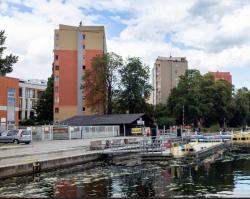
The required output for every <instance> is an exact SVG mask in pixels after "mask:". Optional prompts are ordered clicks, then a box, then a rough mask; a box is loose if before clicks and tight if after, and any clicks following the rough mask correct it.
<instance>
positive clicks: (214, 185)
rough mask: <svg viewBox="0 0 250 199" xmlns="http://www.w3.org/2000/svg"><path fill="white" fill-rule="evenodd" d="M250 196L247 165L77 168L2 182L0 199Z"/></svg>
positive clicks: (240, 162) (248, 162) (245, 162)
mask: <svg viewBox="0 0 250 199" xmlns="http://www.w3.org/2000/svg"><path fill="white" fill-rule="evenodd" d="M84 196H85V197H87V196H95V197H133V196H134V197H136V196H141V197H152V196H155V197H178V196H219V197H221V196H223V197H232V196H234V197H236V196H237V197H239V196H241V197H249V196H250V160H249V159H241V160H237V161H225V162H218V163H214V164H205V165H203V166H200V167H194V168H191V167H173V166H172V167H170V166H167V165H165V164H163V163H159V162H158V163H144V164H141V165H137V166H131V165H130V166H126V165H125V166H124V165H120V166H118V165H112V166H110V165H103V166H98V167H94V168H92V169H85V168H84V167H82V166H81V165H79V166H74V167H70V168H67V169H60V170H56V171H51V172H47V173H41V174H38V175H36V176H22V177H13V178H9V179H6V180H1V181H0V197H68V198H76V197H78V198H79V197H84Z"/></svg>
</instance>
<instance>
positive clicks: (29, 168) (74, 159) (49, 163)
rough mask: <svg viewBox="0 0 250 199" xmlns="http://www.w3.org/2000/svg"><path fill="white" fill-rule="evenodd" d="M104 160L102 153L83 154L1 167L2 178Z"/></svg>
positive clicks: (0, 174)
mask: <svg viewBox="0 0 250 199" xmlns="http://www.w3.org/2000/svg"><path fill="white" fill-rule="evenodd" d="M101 159H102V155H101V154H100V153H90V154H82V155H76V156H69V157H61V158H57V159H47V160H41V161H39V162H33V163H24V164H12V165H4V166H0V178H6V177H11V176H19V175H24V174H33V173H37V172H42V171H48V170H51V169H55V168H63V167H66V166H70V165H76V164H84V163H88V162H95V161H98V160H101Z"/></svg>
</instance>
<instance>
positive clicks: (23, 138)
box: [0, 129, 31, 144]
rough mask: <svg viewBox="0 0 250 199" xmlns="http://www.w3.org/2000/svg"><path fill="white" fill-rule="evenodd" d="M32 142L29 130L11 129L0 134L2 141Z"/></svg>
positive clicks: (0, 140)
mask: <svg viewBox="0 0 250 199" xmlns="http://www.w3.org/2000/svg"><path fill="white" fill-rule="evenodd" d="M30 142H31V133H30V131H27V130H23V129H21V130H9V131H7V132H4V133H2V134H1V136H0V143H15V144H19V143H25V144H29V143H30Z"/></svg>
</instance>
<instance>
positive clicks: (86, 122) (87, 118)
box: [61, 113, 146, 126]
mask: <svg viewBox="0 0 250 199" xmlns="http://www.w3.org/2000/svg"><path fill="white" fill-rule="evenodd" d="M143 116H146V114H144V113H136V114H112V115H81V116H74V117H71V118H69V119H66V120H64V121H62V122H61V123H62V124H66V125H71V126H91V125H118V124H131V123H133V122H135V121H136V120H138V119H140V118H141V117H143Z"/></svg>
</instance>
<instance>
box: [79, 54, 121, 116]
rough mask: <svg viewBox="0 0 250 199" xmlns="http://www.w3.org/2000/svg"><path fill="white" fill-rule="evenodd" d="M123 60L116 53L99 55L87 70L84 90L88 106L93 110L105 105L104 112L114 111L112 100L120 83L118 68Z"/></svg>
mask: <svg viewBox="0 0 250 199" xmlns="http://www.w3.org/2000/svg"><path fill="white" fill-rule="evenodd" d="M122 64H123V60H122V58H121V56H119V55H117V54H115V53H107V54H104V55H99V56H97V57H94V58H93V59H92V64H91V67H90V68H87V69H86V70H85V75H84V86H83V87H84V90H85V93H86V106H87V107H91V108H92V110H97V109H99V105H100V104H102V105H103V106H104V112H106V113H107V114H111V113H112V104H113V103H112V100H113V96H114V92H115V88H116V87H117V83H118V70H119V68H121V66H122Z"/></svg>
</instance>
